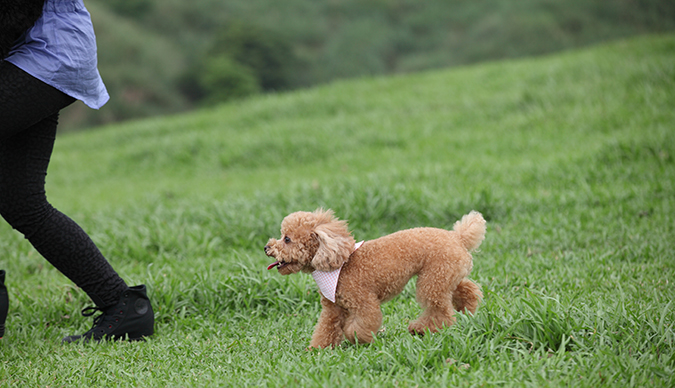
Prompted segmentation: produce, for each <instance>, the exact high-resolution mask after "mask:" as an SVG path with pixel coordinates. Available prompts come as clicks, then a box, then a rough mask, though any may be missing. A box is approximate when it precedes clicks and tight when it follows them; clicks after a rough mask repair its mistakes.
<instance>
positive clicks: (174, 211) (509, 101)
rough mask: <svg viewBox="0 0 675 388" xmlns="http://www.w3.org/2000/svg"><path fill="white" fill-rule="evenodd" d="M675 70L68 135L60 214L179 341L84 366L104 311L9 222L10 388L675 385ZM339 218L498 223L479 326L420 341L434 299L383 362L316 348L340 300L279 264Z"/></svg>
mask: <svg viewBox="0 0 675 388" xmlns="http://www.w3.org/2000/svg"><path fill="white" fill-rule="evenodd" d="M674 64H675V36H673V35H668V36H652V37H642V38H639V39H634V40H630V41H625V42H620V43H615V44H611V45H607V46H601V47H596V48H592V49H588V50H583V51H577V52H570V53H565V54H560V55H554V56H550V57H545V58H538V59H528V60H518V61H507V62H496V63H490V64H484V65H480V66H475V67H467V68H459V69H454V70H447V71H436V72H428V73H424V74H416V75H411V76H400V77H394V78H373V79H362V80H358V81H349V82H339V83H335V84H331V85H327V86H325V87H321V88H317V89H311V90H306V91H302V92H296V93H289V94H281V95H272V96H266V97H260V98H256V99H253V100H249V101H246V102H243V103H238V104H228V105H222V106H219V107H217V108H214V109H212V110H204V111H200V112H195V113H192V114H188V115H180V116H174V117H164V118H158V119H153V120H144V121H138V122H133V123H127V124H124V125H117V126H110V127H107V128H103V129H101V130H98V131H93V132H87V133H79V134H69V135H66V136H61V137H59V138H58V139H57V140H58V141H57V146H56V150H55V154H54V160H53V163H52V166H51V170H50V172H49V176H48V195H49V197H50V198H51V200H52V202H53V203H54V205H55V206H57V207H59V208H61V209H62V210H65V212H66V213H67V214H69V215H70V216H72V217H73V218H74V219H76V220H77V221H78V222H79V223H80V224H81V225H82V226H83V227H84V229H85V230H87V231H89V232H90V233H91V236H92V239H93V240H94V241H95V242H96V243H97V244H98V246H99V247H100V248H101V250H102V252H103V253H104V254H105V255H106V257H107V258H108V259H109V260H110V261H111V263H112V264H113V266H114V267H115V269H116V270H117V271H118V272H119V273H120V274H121V276H122V277H123V278H124V279H125V280H126V281H127V282H128V283H129V284H139V283H143V284H146V285H147V286H148V290H149V295H150V297H151V299H152V302H153V306H154V309H155V311H156V335H155V336H153V337H152V339H150V340H148V341H147V342H144V343H108V344H87V345H83V346H80V345H75V346H63V345H62V344H61V343H60V338H62V337H63V336H65V335H68V334H72V333H74V332H83V331H86V330H87V329H89V328H90V327H91V326H90V325H91V319H84V318H82V317H80V316H79V312H80V310H81V309H82V308H83V307H84V306H86V305H88V304H89V303H90V302H89V301H88V299H87V297H86V295H85V294H84V293H83V292H82V291H81V290H79V289H77V288H76V287H74V286H73V285H72V284H71V283H70V282H69V281H68V280H67V279H65V278H64V277H63V276H62V275H61V274H60V273H58V272H57V271H56V270H55V269H53V268H52V267H51V266H49V265H48V264H46V262H45V261H44V259H42V257H40V256H39V255H38V254H37V253H36V252H35V250H34V249H33V248H32V247H30V245H29V244H28V243H27V242H26V241H25V240H24V239H23V238H22V237H21V236H19V235H18V234H17V233H15V232H13V231H11V230H10V228H9V227H8V226H7V225H6V224H2V225H0V234H1V235H2V238H1V239H0V268H2V269H6V270H7V284H8V289H9V293H10V298H11V304H10V312H9V319H8V325H7V328H8V329H7V332H6V334H5V337H4V339H3V340H2V341H0V349H1V351H2V354H3V362H2V363H0V385H8V386H106V387H109V386H110V387H113V386H138V385H140V386H153V387H154V386H200V387H204V386H237V387H239V386H269V387H279V386H302V387H323V386H335V387H342V386H344V387H372V386H406V387H408V386H410V387H412V386H453V387H454V386H491V385H504V386H523V385H531V386H552V387H557V386H588V387H598V386H631V385H632V386H663V387H672V386H674V385H675V363H674V360H675V328H674V327H673V324H672V323H673V322H674V321H675V308H674V304H673V302H672V301H673V299H675V289H674V288H673V285H672V280H673V278H674V277H675V251H674V249H673V243H672V242H673V241H675V220H674V219H673V216H674V215H675V133H674V131H673V128H674V127H675V125H674V124H675V111H674V110H673V109H672V108H673V106H675V65H674ZM319 206H323V207H330V208H333V209H334V210H335V212H336V214H337V215H339V217H340V218H342V219H346V220H348V221H349V225H350V228H351V230H352V232H353V235H354V236H355V237H356V238H357V239H358V240H361V239H364V240H367V239H374V238H377V237H379V236H381V235H383V234H386V233H390V232H394V231H396V230H399V229H402V228H408V227H414V226H434V227H441V228H450V227H451V226H452V225H453V223H454V222H455V221H456V220H457V219H458V218H459V217H461V215H463V214H465V213H467V212H468V211H470V210H472V209H475V210H478V211H480V212H482V213H483V214H484V215H485V217H486V219H487V221H488V230H487V235H486V239H485V241H484V242H483V243H482V245H481V247H480V250H479V251H478V252H475V253H474V254H473V256H474V269H473V271H472V273H471V277H472V279H474V280H475V281H477V282H478V283H480V284H481V285H482V289H483V292H484V294H485V299H484V301H483V302H482V304H481V306H480V307H479V309H478V311H477V313H476V315H475V316H469V315H464V314H461V313H458V314H457V324H455V325H453V326H452V327H450V328H446V329H443V330H442V331H441V332H439V333H437V334H435V335H427V336H424V337H413V336H410V335H409V334H408V332H407V330H406V327H407V323H408V321H409V320H411V319H414V318H415V317H416V316H417V315H418V314H419V311H420V310H419V307H418V306H417V304H416V303H415V302H414V300H415V296H414V281H413V282H410V284H409V285H408V286H407V287H406V289H405V290H404V291H403V293H402V295H401V296H400V297H398V298H395V299H394V300H392V301H391V302H389V303H387V304H385V305H384V306H383V315H384V321H383V330H382V331H381V332H380V333H378V336H377V338H376V339H375V341H374V342H373V343H372V344H371V345H369V346H351V345H347V344H345V345H342V346H340V347H338V348H336V349H332V350H325V351H321V352H307V351H306V350H305V348H306V346H307V344H308V343H309V338H310V337H311V333H312V328H313V326H314V324H315V322H316V319H317V317H318V315H319V311H320V308H321V307H320V303H319V296H318V294H317V292H316V285H315V284H314V283H313V282H312V280H311V277H310V276H306V275H297V276H288V277H282V276H279V275H278V274H277V273H276V272H275V271H267V270H265V268H266V266H267V264H269V260H268V259H269V258H267V257H266V256H265V255H264V253H263V250H262V247H263V245H264V244H265V242H266V241H267V239H268V238H269V237H271V236H277V235H278V233H279V232H278V231H279V223H280V221H281V219H282V218H283V216H285V215H286V214H287V213H289V212H291V211H296V210H313V209H314V208H316V207H319ZM45 355H49V356H48V357H45ZM36 366H37V367H36Z"/></svg>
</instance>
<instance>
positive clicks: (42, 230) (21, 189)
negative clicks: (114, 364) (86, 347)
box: [0, 62, 154, 342]
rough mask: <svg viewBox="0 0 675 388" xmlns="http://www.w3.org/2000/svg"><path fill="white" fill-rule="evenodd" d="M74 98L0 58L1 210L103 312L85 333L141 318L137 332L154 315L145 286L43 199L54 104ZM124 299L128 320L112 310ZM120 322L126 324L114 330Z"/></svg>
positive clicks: (146, 331)
mask: <svg viewBox="0 0 675 388" xmlns="http://www.w3.org/2000/svg"><path fill="white" fill-rule="evenodd" d="M73 101H74V99H73V98H72V97H69V96H68V95H66V94H64V93H62V92H60V91H58V90H56V89H55V88H53V87H51V86H49V85H47V84H45V83H43V82H41V81H39V80H37V79H35V78H33V77H31V76H30V75H28V74H26V73H25V72H23V71H21V70H20V69H18V68H16V67H15V66H13V65H11V64H7V63H6V62H0V125H1V127H0V214H1V215H2V217H3V218H4V219H5V220H6V221H7V222H8V223H9V224H10V225H11V226H12V227H13V228H14V229H16V230H18V231H19V232H21V233H22V234H24V236H25V237H26V238H27V239H28V240H29V241H30V242H31V244H32V245H33V246H34V247H35V249H36V250H37V251H38V252H40V254H42V256H44V257H45V258H46V259H47V260H48V261H49V262H50V263H51V264H52V265H54V267H56V268H57V269H58V270H59V271H61V272H62V273H63V274H64V275H66V276H67V277H68V278H69V279H70V280H72V281H73V282H74V283H75V284H76V285H77V286H79V287H80V288H82V289H83V290H84V291H85V292H86V293H87V294H88V295H89V297H91V299H92V300H93V301H94V303H95V304H96V306H97V308H98V309H99V310H101V311H103V312H104V314H103V315H104V316H103V318H102V319H99V318H97V319H96V320H95V325H94V328H95V329H97V331H96V332H94V331H93V330H94V329H92V330H90V332H87V333H85V338H87V339H89V338H92V337H93V338H94V339H100V338H101V336H102V335H117V336H123V335H125V334H129V337H130V338H131V337H132V334H135V331H133V332H132V331H131V330H129V328H128V326H129V322H131V321H133V322H132V324H131V326H133V325H134V324H135V322H137V321H143V323H144V325H143V330H141V332H142V334H141V335H142V336H145V335H150V334H152V323H153V322H154V318H153V316H154V315H153V313H152V308H151V307H150V305H149V300H148V299H147V296H146V295H145V287H143V289H142V292H141V291H138V292H137V290H135V288H131V289H130V288H129V287H127V285H126V283H125V282H124V280H122V278H120V277H119V275H118V274H117V273H116V272H115V270H114V269H113V268H112V267H111V266H110V264H109V263H108V261H107V260H106V259H105V258H104V257H103V255H102V254H101V252H100V251H99V249H98V248H97V247H96V245H95V244H94V243H93V241H92V240H91V239H90V238H89V236H88V235H87V234H86V233H85V232H84V231H83V230H82V229H81V228H80V227H79V226H78V225H77V224H76V223H75V222H74V221H73V220H71V219H70V218H68V217H67V216H66V215H64V214H63V213H61V212H59V211H58V210H56V209H55V208H54V207H52V206H51V204H49V202H47V197H46V193H45V177H46V175H47V167H48V165H49V160H50V157H51V154H52V150H53V146H54V141H55V138H56V127H57V124H58V112H59V110H60V109H62V108H64V107H66V106H67V105H69V104H71V103H72V102H73ZM141 294H142V295H141ZM129 298H131V299H129ZM138 299H141V301H140V302H138ZM125 301H133V302H134V303H135V304H136V306H135V307H136V310H132V311H128V313H130V315H131V317H132V318H133V319H132V320H131V321H129V319H122V320H121V323H119V322H120V317H119V316H115V317H113V315H114V311H113V308H116V311H118V313H117V314H119V311H120V309H119V308H117V307H118V306H119V305H120V304H122V303H126V302H125ZM139 311H141V312H142V313H138V312H139ZM108 318H111V319H113V321H114V322H115V323H114V324H113V323H110V324H109V325H108V323H106V327H107V326H109V327H107V329H106V330H101V329H102V328H101V327H99V326H100V324H102V323H103V322H107V321H108ZM125 321H126V322H125ZM111 322H112V321H111ZM124 325H126V326H124ZM119 327H121V328H122V329H123V330H127V331H124V332H120V331H116V329H117V328H119ZM100 333H102V334H100ZM67 338H68V339H69V340H68V341H66V342H72V341H73V340H77V339H80V338H81V336H73V337H67Z"/></svg>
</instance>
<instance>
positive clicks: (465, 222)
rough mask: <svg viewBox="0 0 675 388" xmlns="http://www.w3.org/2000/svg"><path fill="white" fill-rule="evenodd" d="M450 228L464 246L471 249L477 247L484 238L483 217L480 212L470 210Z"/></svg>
mask: <svg viewBox="0 0 675 388" xmlns="http://www.w3.org/2000/svg"><path fill="white" fill-rule="evenodd" d="M452 230H454V231H455V232H457V234H459V238H460V239H461V240H462V245H464V248H466V249H467V250H469V251H472V250H474V249H476V248H478V247H479V246H480V243H481V242H483V239H484V238H485V219H483V215H482V214H480V213H479V212H477V211H475V210H472V211H471V212H470V213H469V214H467V215H465V216H464V217H462V219H461V220H459V221H457V222H455V225H454V226H453V227H452Z"/></svg>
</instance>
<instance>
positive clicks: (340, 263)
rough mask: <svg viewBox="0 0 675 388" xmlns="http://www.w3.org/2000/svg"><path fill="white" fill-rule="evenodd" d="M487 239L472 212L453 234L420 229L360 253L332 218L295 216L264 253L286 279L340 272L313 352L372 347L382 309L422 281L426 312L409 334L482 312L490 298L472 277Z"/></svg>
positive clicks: (314, 214)
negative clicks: (348, 345)
mask: <svg viewBox="0 0 675 388" xmlns="http://www.w3.org/2000/svg"><path fill="white" fill-rule="evenodd" d="M484 238H485V220H484V219H483V216H482V215H481V214H480V213H478V212H476V211H472V212H470V213H469V214H467V215H465V216H464V217H462V219H461V220H460V221H458V222H456V223H455V225H454V227H453V230H451V231H447V230H443V229H436V228H415V229H408V230H402V231H399V232H396V233H393V234H390V235H387V236H384V237H380V238H378V239H375V240H370V241H366V242H365V243H364V244H363V245H362V246H361V247H360V248H359V249H357V250H356V251H354V238H353V237H352V235H351V232H350V231H349V229H348V228H347V223H346V222H345V221H341V220H339V219H337V218H335V217H334V215H333V212H332V211H331V210H328V211H324V210H323V209H317V210H316V211H314V212H296V213H292V214H290V215H288V216H287V217H286V218H284V220H283V222H282V223H281V239H279V240H276V239H273V238H272V239H270V240H269V241H268V242H267V245H266V246H265V253H266V254H267V255H268V256H271V257H274V258H275V259H276V262H275V263H274V264H272V265H271V266H270V268H273V267H276V268H277V270H278V271H279V273H280V274H282V275H288V274H292V273H297V272H306V273H311V272H313V271H315V270H318V271H325V272H329V271H333V270H336V269H338V268H340V267H342V270H341V272H340V276H339V281H338V284H337V289H336V293H335V303H333V302H331V301H330V300H328V299H327V298H326V297H324V296H323V295H321V305H322V307H323V309H322V311H321V315H320V317H319V322H318V323H317V325H316V328H315V330H314V334H313V336H312V341H311V342H310V347H312V348H325V347H328V346H332V347H335V346H337V345H339V344H340V343H341V342H342V341H343V339H344V338H345V337H346V338H347V339H348V340H349V341H350V342H352V343H356V342H357V341H358V342H361V343H370V342H371V341H372V339H373V335H374V334H375V333H377V332H378V330H379V328H380V326H381V325H382V312H381V310H380V305H381V304H382V303H384V302H387V301H389V300H391V299H393V298H394V297H395V296H396V295H398V294H400V293H401V291H403V288H404V287H405V285H406V284H407V283H408V281H409V280H410V279H411V278H412V277H413V276H415V275H417V301H418V303H419V304H420V305H421V306H422V308H423V312H422V314H421V315H420V317H418V318H417V319H416V320H414V321H412V322H411V323H410V325H409V326H408V331H409V332H410V333H412V334H424V333H425V331H427V330H428V331H430V332H432V333H433V332H436V331H438V330H439V329H440V328H442V327H443V326H450V325H452V324H453V323H454V322H455V318H454V311H455V310H457V311H464V310H466V311H469V312H471V313H472V314H473V313H475V312H476V308H477V307H478V303H479V302H480V300H481V299H482V297H483V294H482V292H481V290H480V287H479V286H478V285H477V284H476V283H474V282H472V281H471V280H469V279H468V278H467V276H468V275H469V273H470V272H471V269H472V268H473V259H472V257H471V254H470V251H472V250H474V249H476V248H478V246H480V244H481V242H482V241H483V239H484Z"/></svg>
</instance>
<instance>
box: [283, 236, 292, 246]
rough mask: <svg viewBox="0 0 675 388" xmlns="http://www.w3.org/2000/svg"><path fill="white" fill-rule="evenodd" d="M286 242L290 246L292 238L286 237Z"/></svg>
mask: <svg viewBox="0 0 675 388" xmlns="http://www.w3.org/2000/svg"><path fill="white" fill-rule="evenodd" d="M284 242H285V243H286V244H290V243H291V238H290V237H288V236H285V237H284Z"/></svg>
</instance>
